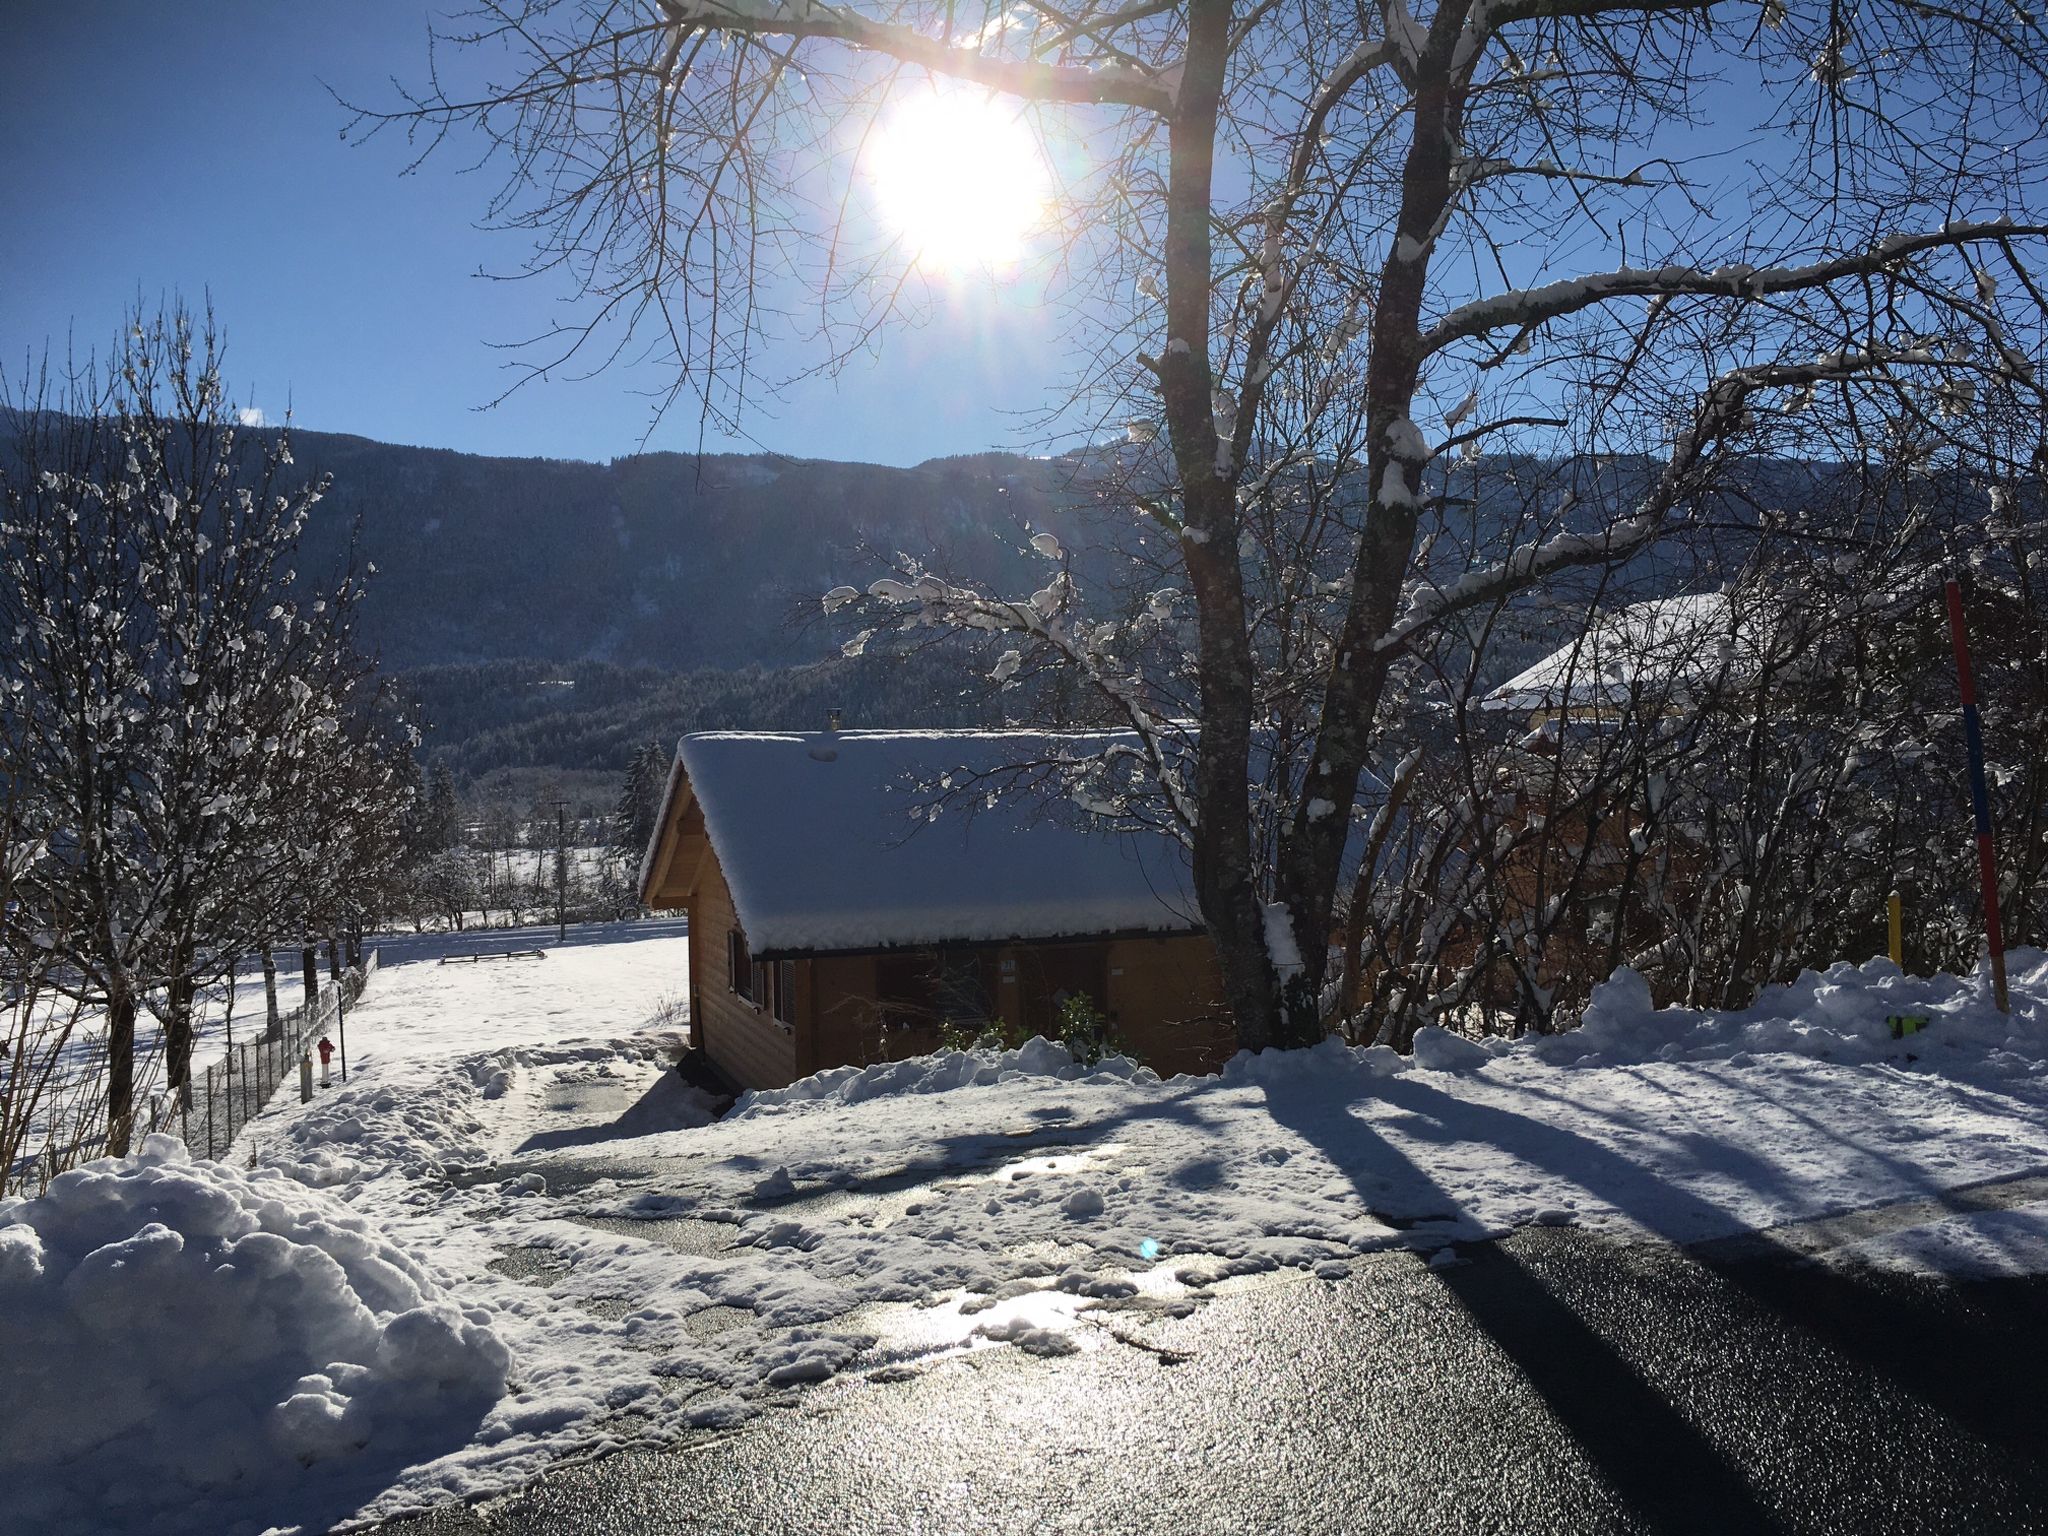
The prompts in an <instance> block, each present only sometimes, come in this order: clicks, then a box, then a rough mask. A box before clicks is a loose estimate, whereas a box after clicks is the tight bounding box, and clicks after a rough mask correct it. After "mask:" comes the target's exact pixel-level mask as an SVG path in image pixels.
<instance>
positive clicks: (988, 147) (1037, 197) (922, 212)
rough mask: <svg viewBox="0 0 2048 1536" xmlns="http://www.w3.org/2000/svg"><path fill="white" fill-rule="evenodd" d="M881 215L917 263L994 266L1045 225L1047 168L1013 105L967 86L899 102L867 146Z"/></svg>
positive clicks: (1005, 262)
mask: <svg viewBox="0 0 2048 1536" xmlns="http://www.w3.org/2000/svg"><path fill="white" fill-rule="evenodd" d="M868 174H869V176H870V178H871V179H872V181H873V184H874V189H875V196H876V200H877V202H878V204H879V206H880V211H881V215H882V219H883V221H884V223H885V224H886V226H887V227H888V228H889V230H890V231H891V232H892V233H894V234H895V235H897V236H898V237H900V238H901V239H902V241H903V242H904V244H905V245H906V246H907V247H908V248H909V249H910V251H911V252H912V253H913V254H914V256H915V258H916V260H917V262H918V263H919V265H921V266H924V267H928V268H938V269H944V270H949V271H964V270H973V269H977V268H981V269H989V270H999V269H1001V268H1003V267H1006V266H1009V265H1010V264H1012V263H1014V262H1016V261H1017V260H1018V259H1019V258H1020V257H1022V256H1023V254H1024V250H1025V245H1026V243H1027V241H1028V240H1029V238H1030V236H1031V235H1032V233H1033V232H1034V231H1036V230H1037V229H1038V227H1039V226H1040V225H1041V224H1042V223H1043V222H1044V219H1045V214H1046V206H1047V202H1048V199H1049V194H1050V191H1051V180H1052V178H1051V174H1050V172H1049V170H1048V168H1047V166H1046V163H1045V155H1044V153H1043V151H1042V150H1041V149H1040V148H1039V144H1038V139H1037V136H1036V135H1035V134H1033V132H1032V131H1031V128H1030V127H1029V125H1028V124H1026V123H1024V122H1023V121H1022V120H1020V119H1019V118H1018V116H1017V115H1016V110H1015V108H1014V106H1012V105H1010V104H1007V103H1004V102H1000V101H991V100H990V99H989V98H988V97H986V96H984V95H981V94H979V93H977V92H974V91H971V90H964V89H962V90H940V91H929V92H926V91H920V92H918V93H917V94H916V95H913V96H911V97H909V98H908V99H906V100H904V101H902V102H900V103H898V104H897V106H896V107H895V109H894V110H893V111H892V112H891V113H890V115H889V117H888V118H887V120H885V121H884V123H883V124H882V126H881V129H880V130H879V131H878V132H877V134H876V135H875V138H874V140H873V141H872V142H871V144H870V145H869V149H868Z"/></svg>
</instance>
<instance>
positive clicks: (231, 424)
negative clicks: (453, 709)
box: [0, 309, 390, 1153]
mask: <svg viewBox="0 0 2048 1536" xmlns="http://www.w3.org/2000/svg"><path fill="white" fill-rule="evenodd" d="M222 354H223V348H222V343H221V340H220V337H219V335H218V333H217V332H216V330H215V328H214V326H213V324H212V321H211V318H210V316H209V317H207V318H205V319H203V320H197V321H195V320H194V318H193V317H191V316H190V315H188V314H187V313H186V312H185V311H183V310H182V309H179V310H176V311H173V312H170V313H165V314H159V315H157V316H155V317H154V318H150V317H145V316H141V315H138V316H137V317H135V319H134V320H133V322H132V323H131V324H130V326H129V327H128V330H127V333H126V335H125V336H124V337H123V338H122V339H121V341H120V342H119V343H117V345H116V347H115V349H114V350H113V352H112V353H111V354H110V358H109V360H108V362H107V363H106V364H105V365H104V367H102V366H99V365H96V364H94V363H90V362H88V363H87V364H85V365H83V366H81V367H77V368H75V369H73V370H72V371H71V372H70V373H69V374H68V375H67V376H65V377H63V378H62V379H53V378H52V377H51V375H50V374H49V372H48V371H47V369H46V370H45V371H44V373H43V374H42V375H41V377H40V378H39V379H38V380H35V381H31V387H30V388H29V389H27V390H25V391H24V399H23V402H22V405H21V407H20V408H19V409H17V410H16V412H15V419H16V425H17V428H18V430H17V434H16V441H15V443H14V446H13V452H12V456H11V458H10V459H9V460H8V461H7V462H5V463H0V499H4V507H5V523H4V526H0V654H4V657H5V660H6V663H7V666H6V674H5V680H4V685H0V686H4V688H5V691H6V705H7V707H6V712H5V723H4V725H0V743H4V747H5V753H6V762H7V765H8V769H7V772H8V777H9V780H10V783H11V785H12V786H13V787H15V788H16V789H17V790H18V794H17V796H16V799H15V801H14V804H13V807H12V811H11V816H12V826H11V828H10V833H11V836H10V841H16V840H18V841H20V842H22V843H25V844H27V845H31V846H33V847H35V848H37V849H38V850H39V851H40V852H39V857H38V858H36V859H35V860H34V861H33V862H32V863H29V864H28V865H27V866H26V868H25V869H24V870H23V871H22V872H21V873H19V874H18V876H17V878H16V880H15V888H14V897H15V899H14V900H13V901H12V902H10V903H9V905H8V909H7V915H6V922H7V923H8V925H9V926H10V927H15V928H19V929H21V930H23V931H24V932H25V933H27V934H28V935H31V936H32V938H33V941H34V942H37V943H39V944H41V945H42V946H43V947H45V948H48V949H50V950H51V951H52V952H53V953H54V954H55V955H56V956H57V957H58V958H59V960H60V961H61V964H60V966H59V967H58V968H57V970H56V971H55V972H54V973H53V974H52V977H51V982H52V984H53V985H60V986H62V987H63V988H65V989H67V990H69V991H70V993H71V994H72V995H73V996H74V997H76V998H78V999H80V1000H89V1001H90V1002H91V1003H92V1004H93V1005H94V1006H95V1007H98V1008H101V1009H103V1010H104V1012H105V1016H106V1020H107V1062H106V1071H107V1082H108V1087H107V1096H106V1109H107V1145H108V1146H109V1147H110V1148H111V1149H112V1150H113V1151H115V1152H117V1153H119V1152H123V1151H125V1150H126V1147H127V1142H128V1137H129V1128H130V1120H131V1116H132V1113H133V1108H134V1103H135V1078H136V1072H135V1069H136V1015H137V1010H138V1008H140V1007H142V1006H145V1005H147V1006H149V1007H151V1008H153V1009H154V1010H156V1011H157V1013H158V1014H159V1015H160V1017H161V1020H162V1023H163V1026H164V1053H165V1054H164V1066H165V1072H166V1079H167V1081H168V1083H169V1085H170V1086H171V1087H172V1088H173V1089H176V1090H178V1091H179V1092H181V1093H182V1092H184V1091H186V1090H187V1086H188V1084H189V1077H190V1068H191V1057H192V1049H193V1043H194V1037H195V1028H196V1024H195V1007H196V1002H197V998H198V995H199V992H200V990H201V988H203V987H204V986H205V985H206V984H208V983H209V982H211V981H215V980H219V979H222V978H223V977H224V976H226V975H227V973H228V970H229V968H230V966H231V964H232V958H231V957H233V956H236V955H240V954H245V953H248V952H250V951H251V950H252V949H255V948H256V947H258V946H259V945H260V944H261V943H262V942H264V941H265V940H267V939H268V938H269V937H270V936H271V935H272V934H273V933H274V932H275V931H276V924H277V922H278V919H279V914H280V911H281V909H282V908H283V907H285V906H286V905H287V904H289V903H290V902H291V901H293V900H295V899H297V896H298V889H297V885H296V882H295V880H294V878H293V875H292V859H291V855H292V854H293V852H294V851H295V850H297V849H300V848H302V847H303V846H305V845H306V844H307V843H309V842H312V841H314V840H315V839H314V836H313V834H314V833H316V832H317V830H318V828H319V826H320V825H321V823H322V822H323V820H324V821H325V822H326V823H328V824H330V825H331V824H345V823H346V822H348V821H349V819H350V818H355V817H365V818H367V817H370V816H372V815H373V813H374V812H375V810H376V808H377V807H378V806H379V805H380V804H382V803H383V802H384V801H385V800H387V799H389V798H390V786H389V784H388V782H386V780H385V779H376V780H375V781H374V782H371V781H364V780H362V779H360V778H357V779H353V780H352V779H350V778H349V776H347V775H345V774H342V773H340V772H339V771H338V769H339V766H340V760H341V759H342V758H344V757H345V756H346V755H347V752H346V748H347V744H348V742H349V727H350V722H351V721H352V720H353V719H355V718H357V717H359V716H360V715H361V714H362V713H363V711H364V708H365V706H366V705H367V704H368V703H369V702H370V698H371V696H372V694H373V693H374V689H373V688H372V687H370V686H369V684H368V677H369V672H370V667H369V663H368V662H367V661H366V660H365V659H364V658H362V657H361V656H359V655H358V654H357V653H356V652H355V649H354V647H353V645H352V644H351V640H350V626H351V623H352V618H353V614H354V611H355V605H356V603H357V601H358V599H359V598H360V596H361V593H362V590H363V584H362V577H361V576H359V575H358V574H357V573H356V572H354V571H352V570H344V571H343V572H341V573H339V574H338V575H337V576H336V577H335V578H334V579H333V580H332V581H331V582H329V583H326V584H315V583H312V582H310V581H305V580H302V579H301V577H300V575H299V573H298V572H297V571H296V570H295V569H294V568H293V565H292V562H293V560H294V559H295V558H296V555H297V550H298V545H299V539H300V536H301V534H302V532H303V531H304V529H305V526H306V521H307V518H308V516H309V514H310V512H311V509H312V508H313V506H314V505H315V504H316V503H317V502H318V500H319V498H320V496H321V494H322V491H323V490H324V485H323V484H305V483H294V482H293V480H292V478H291V474H290V466H291V462H292V459H291V448H290V441H289V436H288V434H285V433H276V434H265V435H263V436H261V437H257V438H254V439H253V440H252V438H251V436H250V435H249V434H247V433H246V432H245V431H244V430H243V429H242V427H241V426H240V424H239V422H238V413H237V412H236V410H235V408H234V407H233V405H232V403H231V402H230V400H229V398H228V395H227V391H226V386H225V385H224V383H223V381H222V377H221V360H222ZM387 778H388V776H387Z"/></svg>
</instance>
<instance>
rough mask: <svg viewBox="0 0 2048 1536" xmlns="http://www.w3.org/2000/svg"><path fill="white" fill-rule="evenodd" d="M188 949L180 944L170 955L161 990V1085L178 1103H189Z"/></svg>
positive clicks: (191, 989) (190, 984) (191, 990)
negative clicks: (171, 1093) (169, 971)
mask: <svg viewBox="0 0 2048 1536" xmlns="http://www.w3.org/2000/svg"><path fill="white" fill-rule="evenodd" d="M196 990H197V989H196V988H195V987H194V985H193V980H192V946H191V944H190V943H188V942H186V941H183V940H180V941H179V943H178V944H177V946H176V947H175V948H174V949H173V950H172V951H171V977H170V980H169V982H168V983H167V984H166V985H165V987H164V1013H165V1018H164V1081H165V1083H166V1084H167V1085H168V1086H169V1087H170V1088H171V1090H172V1091H173V1092H175V1093H176V1094H177V1096H178V1102H179V1103H180V1104H184V1105H190V1104H191V1102H192V1042H193V1035H194V1031H193V1025H192V1004H193V997H194V993H195V991H196Z"/></svg>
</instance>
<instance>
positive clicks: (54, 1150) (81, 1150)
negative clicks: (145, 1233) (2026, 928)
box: [0, 949, 377, 1194]
mask: <svg viewBox="0 0 2048 1536" xmlns="http://www.w3.org/2000/svg"><path fill="white" fill-rule="evenodd" d="M376 972H377V951H376V950H374V949H373V950H371V951H370V952H369V954H368V955H367V956H365V958H364V960H363V963H362V965H361V966H360V967H353V968H351V969H349V970H347V971H345V972H344V973H343V975H342V979H341V980H340V981H339V982H331V983H330V984H329V985H327V986H325V987H323V988H321V990H320V993H319V996H318V997H317V998H316V999H314V1000H313V1001H311V1002H306V1003H301V1004H300V1005H299V1006H298V1007H296V1008H293V1009H291V1010H290V1011H289V1012H285V1013H281V1014H279V1015H278V1020H277V1024H276V1026H275V1027H274V1028H266V1027H265V1024H264V1020H263V1017H262V1015H260V1014H259V1015H258V1016H257V1019H256V1025H257V1027H256V1029H255V1030H253V1031H251V1032H250V1034H249V1037H248V1038H247V1039H243V1040H236V1039H235V1038H234V1036H233V1034H232V1033H230V1035H229V1037H228V1041H227V1046H226V1049H225V1050H224V1051H223V1053H222V1054H221V1056H220V1057H219V1058H218V1059H217V1060H215V1061H213V1062H212V1063H210V1064H209V1065H208V1066H206V1067H205V1068H204V1069H201V1068H200V1067H198V1066H196V1065H195V1066H194V1067H193V1069H192V1085H191V1091H190V1092H189V1093H188V1094H180V1093H179V1092H177V1091H176V1090H175V1089H164V1090H161V1091H157V1092H150V1091H147V1090H144V1091H140V1092H138V1093H137V1095H136V1099H135V1119H134V1124H133V1129H132V1132H131V1134H132V1136H133V1138H134V1140H133V1143H131V1144H139V1143H140V1142H141V1140H142V1138H143V1137H144V1136H146V1135H148V1134H149V1133H151V1132H152V1131H169V1132H172V1133H174V1134H176V1135H177V1136H178V1138H179V1139H180V1140H181V1141H183V1142H184V1143H185V1145H186V1146H187V1147H188V1148H190V1149H191V1152H192V1154H193V1156H195V1157H224V1156H226V1155H227V1153H228V1151H229V1149H230V1148H231V1147H232V1146H233V1145H234V1141H235V1137H236V1136H237V1135H238V1134H240V1132H241V1130H242V1127H243V1126H245V1125H247V1124H248V1123H249V1122H250V1121H251V1120H253V1119H254V1118H255V1117H256V1116H257V1115H258V1114H259V1113H261V1112H262V1110H263V1107H264V1106H265V1105H266V1104H268V1103H269V1102H270V1098H271V1095H272V1094H274V1093H275V1092H276V1091H277V1089H278V1086H279V1085H280V1084H282V1083H284V1082H285V1081H286V1080H288V1079H290V1078H292V1077H294V1076H296V1075H297V1072H298V1069H299V1063H300V1062H301V1061H302V1060H305V1059H306V1058H307V1057H309V1056H310V1055H311V1054H312V1051H313V1047H314V1044H315V1042H317V1041H318V1040H319V1039H320V1038H321V1037H322V1036H324V1035H333V1036H336V1037H338V1038H339V1039H340V1040H341V1041H343V1042H344V1043H345V1040H346V1034H345V1030H346V1025H347V1018H348V1012H349V1010H350V1009H352V1008H353V1007H354V1006H355V1004H356V1000H357V999H358V998H359V997H361V996H362V994H363V988H364V987H365V986H367V985H368V984H369V980H370V977H372V976H374V975H375V974H376ZM343 1061H344V1065H345V1063H346V1056H345V1055H344V1057H343ZM152 1065H154V1064H152ZM100 1075H101V1077H102V1078H103V1077H104V1062H101V1063H100ZM138 1075H141V1074H138ZM150 1076H152V1077H154V1076H155V1073H154V1071H153V1070H152V1072H151V1073H150ZM138 1086H139V1085H138ZM99 1095H100V1096H99V1097H98V1098H97V1099H95V1100H93V1101H92V1102H90V1103H89V1104H86V1106H85V1107H86V1110H87V1111H89V1112H88V1113H84V1114H81V1115H79V1116H77V1117H75V1118H76V1122H77V1123H76V1124H74V1125H70V1126H69V1127H68V1129H67V1131H65V1132H64V1133H59V1134H51V1135H50V1136H49V1137H48V1139H47V1140H46V1141H45V1142H44V1144H43V1146H42V1149H41V1150H40V1151H39V1152H38V1153H36V1154H35V1155H34V1156H33V1157H24V1158H23V1159H22V1161H21V1162H20V1163H19V1164H17V1165H16V1166H15V1167H14V1168H13V1169H12V1170H11V1173H10V1172H9V1171H8V1170H5V1169H0V1175H4V1177H0V1184H7V1185H11V1186H12V1190H13V1192H16V1193H21V1194H28V1193H32V1192H36V1191H40V1190H41V1189H44V1188H47V1187H48V1185H49V1182H50V1180H52V1179H54V1178H55V1177H56V1176H57V1175H58V1174H60V1173H62V1172H64V1171H65V1170H66V1169H67V1168H71V1167H75V1166H76V1165H77V1164H78V1163H80V1162H83V1161H85V1160H86V1159H88V1158H91V1157H95V1156H98V1155H99V1153H100V1151H101V1150H102V1149H103V1148H104V1146H105V1123H106V1122H105V1098H104V1095H105V1087H104V1082H102V1083H101V1084H100V1086H99ZM86 1126H90V1127H91V1128H92V1130H93V1131H94V1132H96V1134H86V1133H84V1132H83V1131H82V1130H81V1127H86Z"/></svg>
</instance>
